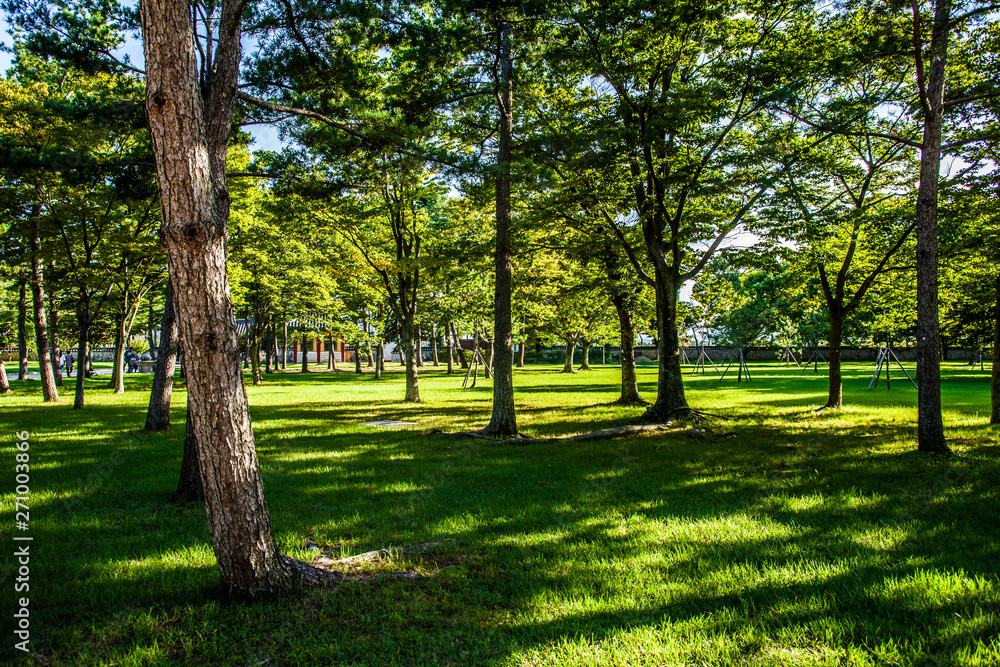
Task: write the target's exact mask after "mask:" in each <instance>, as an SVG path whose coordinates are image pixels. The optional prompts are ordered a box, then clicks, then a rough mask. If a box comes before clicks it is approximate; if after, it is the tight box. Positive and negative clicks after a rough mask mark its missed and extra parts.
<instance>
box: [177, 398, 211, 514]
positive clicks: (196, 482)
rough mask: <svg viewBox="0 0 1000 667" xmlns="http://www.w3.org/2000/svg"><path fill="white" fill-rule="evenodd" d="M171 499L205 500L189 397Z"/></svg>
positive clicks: (184, 500)
mask: <svg viewBox="0 0 1000 667" xmlns="http://www.w3.org/2000/svg"><path fill="white" fill-rule="evenodd" d="M189 396H190V394H189ZM172 500H173V501H174V502H175V503H187V502H200V501H202V500H205V490H204V488H203V487H202V485H201V466H200V464H199V462H198V436H197V435H196V434H195V427H194V419H192V415H191V401H190V398H189V399H188V411H187V419H185V420H184V453H183V454H182V455H181V476H180V479H178V480H177V489H176V490H175V491H174V496H173V498H172Z"/></svg>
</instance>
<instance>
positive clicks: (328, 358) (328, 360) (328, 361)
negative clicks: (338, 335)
mask: <svg viewBox="0 0 1000 667" xmlns="http://www.w3.org/2000/svg"><path fill="white" fill-rule="evenodd" d="M326 335H327V341H328V345H329V351H328V352H327V354H326V370H328V371H332V370H333V333H332V332H327V334H326Z"/></svg>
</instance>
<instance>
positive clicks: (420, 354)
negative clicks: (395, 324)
mask: <svg viewBox="0 0 1000 667" xmlns="http://www.w3.org/2000/svg"><path fill="white" fill-rule="evenodd" d="M413 347H414V348H416V355H417V368H423V367H424V341H423V336H422V335H421V333H420V327H417V334H416V336H415V338H414V340H413Z"/></svg>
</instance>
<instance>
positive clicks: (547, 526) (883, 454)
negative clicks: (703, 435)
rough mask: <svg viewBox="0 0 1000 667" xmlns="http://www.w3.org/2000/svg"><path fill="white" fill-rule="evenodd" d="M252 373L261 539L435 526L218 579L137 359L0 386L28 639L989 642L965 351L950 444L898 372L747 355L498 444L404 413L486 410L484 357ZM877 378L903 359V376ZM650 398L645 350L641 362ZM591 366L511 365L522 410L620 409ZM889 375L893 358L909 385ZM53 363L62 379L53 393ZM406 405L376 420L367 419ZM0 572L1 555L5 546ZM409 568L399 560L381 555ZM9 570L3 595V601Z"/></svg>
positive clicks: (114, 649)
mask: <svg viewBox="0 0 1000 667" xmlns="http://www.w3.org/2000/svg"><path fill="white" fill-rule="evenodd" d="M397 368H398V366H395V365H393V366H392V369H393V370H392V372H389V373H387V374H386V375H385V376H384V377H383V379H382V380H381V381H375V380H374V376H372V375H364V376H363V377H358V376H355V375H353V374H350V373H340V374H327V373H313V374H308V375H299V374H287V375H278V376H270V377H269V378H268V381H267V382H266V384H265V386H263V387H259V388H254V387H248V388H247V391H248V394H249V397H250V404H251V414H252V417H253V420H254V425H255V431H256V435H257V449H258V452H259V454H260V459H261V465H262V468H263V471H264V479H265V488H266V492H267V500H268V502H269V505H270V509H271V514H272V520H273V524H274V526H275V530H276V531H277V535H278V541H279V544H280V545H281V547H282V549H283V550H284V551H285V552H286V553H288V554H290V555H292V556H295V557H298V558H302V559H305V560H311V559H313V558H315V557H316V555H317V554H316V553H315V552H314V551H310V550H308V549H307V548H306V544H307V540H311V541H313V542H315V543H316V544H318V545H319V547H320V548H321V549H323V550H326V551H332V552H333V554H334V556H333V557H334V558H338V557H341V556H347V555H351V554H357V553H361V552H364V551H367V550H370V549H377V548H382V547H389V546H407V545H417V544H422V543H426V542H437V543H439V544H437V545H436V546H432V547H431V548H429V549H428V550H426V551H424V552H420V553H410V554H397V555H395V556H393V557H392V558H390V559H387V560H383V561H380V562H375V563H367V564H361V565H355V566H352V567H351V572H352V575H351V579H350V580H349V581H347V582H345V583H343V584H341V585H340V586H338V587H337V588H334V589H329V590H315V591H308V592H304V593H302V594H298V595H290V596H286V597H282V598H278V599H274V600H269V601H263V602H255V603H249V604H245V603H240V604H237V603H231V602H229V601H227V599H226V597H225V595H224V593H223V591H222V590H221V586H220V583H219V576H218V572H217V570H216V568H215V562H214V557H213V554H212V549H211V546H210V544H209V536H208V530H207V527H206V524H205V516H204V509H203V508H202V507H201V506H197V505H188V506H176V505H173V504H171V503H170V502H169V497H170V495H171V493H172V492H173V490H174V486H175V484H176V478H177V472H178V469H179V464H180V453H181V445H182V439H183V434H184V428H183V417H184V409H183V408H184V405H185V393H184V390H183V388H179V389H178V390H176V391H175V394H174V405H175V406H177V408H178V409H176V410H175V411H174V415H175V426H174V427H173V428H172V429H171V430H170V431H169V432H167V433H166V434H163V435H150V436H147V435H141V434H137V433H136V430H137V428H138V427H140V426H141V424H142V421H143V419H144V415H145V407H146V404H147V402H148V393H147V392H148V384H149V382H150V376H148V375H144V376H143V375H140V376H133V375H128V376H126V386H127V389H128V392H127V394H126V395H125V396H114V395H112V394H110V393H109V392H108V391H107V390H104V389H99V388H98V387H100V386H101V385H103V384H105V383H107V381H108V379H107V378H106V377H104V378H98V379H97V380H94V381H92V382H90V383H89V387H88V396H87V400H88V406H87V408H86V409H85V410H84V411H82V412H74V411H72V410H71V409H70V407H71V399H69V400H67V401H66V402H64V403H63V404H60V405H43V404H42V403H41V401H40V396H39V395H38V394H39V389H38V383H37V382H23V383H22V382H13V383H12V387H13V389H14V391H15V392H17V394H16V395H14V396H8V397H0V434H2V435H0V443H2V451H3V454H2V460H3V461H4V464H3V466H2V467H0V476H2V477H3V480H4V481H3V486H2V488H3V490H4V496H3V498H4V504H3V511H2V512H0V521H2V522H3V525H4V526H5V527H10V530H9V531H8V530H6V529H5V531H4V532H5V534H9V533H11V532H16V531H14V529H13V526H14V521H15V518H14V507H13V496H12V494H11V490H12V489H13V487H14V480H13V477H14V458H13V452H14V450H13V447H12V446H11V445H12V443H13V441H14V435H13V434H14V432H15V431H21V430H29V431H30V432H31V438H30V442H31V450H30V451H31V489H32V493H31V528H30V531H29V532H30V535H32V536H33V538H34V541H33V542H32V543H31V554H32V557H31V581H30V585H31V591H30V597H31V610H32V616H31V631H32V641H33V647H34V650H35V653H34V654H33V656H32V657H31V658H30V659H26V658H24V657H19V656H22V654H20V653H18V652H15V651H14V650H13V649H12V644H13V642H14V641H15V640H14V639H13V638H12V635H11V633H10V632H9V628H10V624H11V614H10V612H9V611H8V612H5V613H4V616H5V618H6V619H7V620H6V621H4V623H5V626H4V627H7V628H8V631H6V632H5V636H6V637H7V639H6V640H5V641H4V645H3V649H2V652H0V658H2V659H4V660H8V659H13V660H17V659H20V660H22V661H24V662H32V661H38V662H40V663H43V664H55V665H79V664H108V665H145V664H191V665H210V664H222V665H295V664H314V665H354V664H365V665H424V664H451V665H934V666H937V665H994V666H995V665H1000V639H998V635H1000V580H998V574H997V567H998V564H1000V521H998V518H997V517H998V514H997V508H998V506H1000V466H998V454H1000V447H998V445H997V431H996V430H994V429H992V428H990V427H989V426H987V425H986V421H987V418H988V414H989V373H988V372H986V373H984V372H981V371H979V370H978V369H975V370H973V369H970V368H969V367H967V366H963V365H959V364H946V366H945V369H944V383H943V397H944V404H945V406H946V414H945V423H946V426H947V429H948V437H949V441H950V443H951V445H952V447H953V448H954V449H955V450H956V452H957V456H955V457H953V458H951V459H946V458H942V457H934V456H925V455H918V454H916V453H915V452H914V449H915V446H916V444H915V437H914V431H915V429H914V421H915V408H914V405H915V403H916V391H915V390H914V389H913V388H912V387H910V386H909V384H908V383H905V380H904V382H902V383H901V382H896V381H895V380H896V379H897V375H898V373H894V383H893V388H892V390H891V391H886V389H885V386H884V384H882V385H881V386H880V387H879V388H878V389H877V390H873V391H871V392H866V391H865V386H866V385H867V383H868V379H869V377H870V375H871V366H870V364H856V365H848V367H847V369H846V373H845V389H844V395H845V401H846V402H847V407H845V408H844V409H843V410H840V411H837V412H822V413H819V414H816V413H813V412H812V411H811V410H810V408H813V407H815V406H817V405H820V404H822V403H823V402H824V400H825V396H826V384H825V376H824V373H823V369H822V368H821V369H820V373H819V374H814V373H813V372H812V370H811V369H810V370H808V371H805V372H803V371H799V370H798V369H795V368H794V367H793V368H791V369H786V368H784V367H783V366H777V365H774V364H770V365H767V364H751V370H752V371H753V382H752V383H750V384H746V383H743V384H737V383H736V382H735V378H733V379H732V380H731V379H730V378H729V377H727V378H726V380H725V381H724V382H721V383H720V382H719V381H718V379H717V378H713V377H712V376H710V375H706V376H704V377H703V376H700V375H699V376H695V377H692V376H687V378H686V379H687V380H688V382H687V387H688V400H689V402H690V403H691V405H692V407H696V408H699V409H701V410H705V411H708V412H711V413H715V414H720V415H725V416H727V417H732V418H734V419H733V420H732V421H722V420H716V421H712V422H711V423H710V424H709V426H710V427H711V429H712V433H711V437H710V438H709V439H708V440H697V439H694V438H691V437H688V435H687V433H686V430H687V427H683V426H679V427H678V428H677V430H676V432H667V433H658V434H650V435H646V436H641V437H632V438H627V439H621V440H613V441H599V442H586V443H579V444H573V445H566V444H563V445H553V444H535V445H526V446H525V445H522V446H510V445H502V444H488V443H486V442H481V441H461V440H456V439H452V438H446V437H442V436H427V435H424V434H425V433H426V432H427V431H429V430H430V429H432V428H441V429H444V430H448V431H456V430H464V429H470V428H480V427H482V426H483V425H485V424H486V422H487V419H488V414H489V406H490V401H491V386H490V383H489V382H483V381H482V379H480V382H479V386H478V387H477V388H476V389H474V390H467V391H463V390H462V389H461V376H447V375H445V374H444V373H443V371H442V370H439V369H430V368H426V369H424V371H423V372H422V375H421V378H420V388H421V394H422V396H423V398H424V402H423V403H420V404H416V405H406V404H403V403H402V402H401V401H400V399H401V397H402V395H403V377H402V373H401V372H400V371H398V370H395V369H397ZM898 379H902V378H901V376H899V377H898ZM640 381H641V389H642V391H643V393H644V395H645V396H647V397H648V398H652V397H653V396H654V394H655V368H652V367H643V368H641V369H640ZM617 383H618V373H617V368H615V367H610V366H609V367H602V366H597V367H595V370H592V371H589V372H580V373H577V374H575V375H572V376H569V375H562V374H560V373H559V372H558V368H557V367H531V368H528V369H525V370H518V371H516V372H515V384H516V387H517V389H516V398H517V404H518V409H519V414H518V419H519V426H520V428H521V429H522V430H523V431H525V432H527V433H529V434H532V435H535V436H551V435H561V434H571V433H580V432H586V431H591V430H594V429H597V428H602V427H607V426H612V425H617V424H622V423H626V422H627V421H628V420H630V419H632V418H634V417H636V416H637V415H638V414H640V413H641V410H640V409H637V408H619V407H614V406H611V405H608V403H609V402H610V401H612V400H614V398H616V396H617ZM904 383H905V386H904ZM69 391H70V390H69V388H68V387H67V388H66V390H65V392H66V397H69ZM382 418H399V419H409V420H413V421H417V422H418V426H416V427H410V428H406V429H398V430H377V429H374V428H370V427H364V426H361V425H359V422H361V421H366V420H368V419H382ZM7 544H8V547H7V548H6V549H5V551H6V552H7V553H8V555H6V556H3V557H2V560H0V570H2V569H3V568H5V567H8V566H9V564H12V563H13V557H12V556H10V555H9V553H10V552H11V551H12V549H11V548H10V546H9V545H11V544H12V542H11V540H10V538H9V537H8V538H7ZM386 572H412V573H418V574H420V575H422V576H421V577H420V578H416V579H398V578H387V577H380V576H378V575H379V574H380V573H386ZM12 582H13V575H12V574H11V573H10V571H9V570H6V571H5V578H4V590H5V591H6V592H5V593H4V594H3V603H4V609H6V610H10V609H12V608H13V604H14V600H15V597H17V595H18V594H15V593H13V583H12Z"/></svg>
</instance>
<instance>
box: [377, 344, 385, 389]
mask: <svg viewBox="0 0 1000 667" xmlns="http://www.w3.org/2000/svg"><path fill="white" fill-rule="evenodd" d="M384 355H385V352H384V351H383V348H382V342H381V341H379V344H378V347H376V348H375V379H376V380H381V379H382V371H383V370H384V369H385V364H384V363H383V361H384V360H383V359H382V357H383V356H384Z"/></svg>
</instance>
